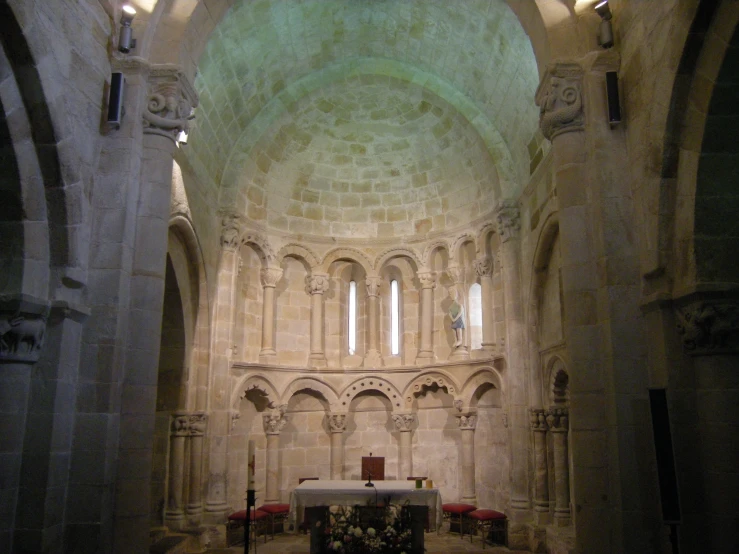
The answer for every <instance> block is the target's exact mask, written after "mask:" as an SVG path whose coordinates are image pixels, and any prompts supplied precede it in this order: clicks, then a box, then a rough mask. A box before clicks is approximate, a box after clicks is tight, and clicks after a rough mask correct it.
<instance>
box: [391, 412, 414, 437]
mask: <svg viewBox="0 0 739 554" xmlns="http://www.w3.org/2000/svg"><path fill="white" fill-rule="evenodd" d="M392 418H393V423H395V428H396V429H397V430H398V431H400V432H401V433H408V432H410V431H413V425H414V424H415V423H416V419H417V418H416V414H414V413H410V414H392Z"/></svg>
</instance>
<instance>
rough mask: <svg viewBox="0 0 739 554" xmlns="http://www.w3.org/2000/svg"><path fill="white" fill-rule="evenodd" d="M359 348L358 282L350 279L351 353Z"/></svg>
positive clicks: (351, 354)
mask: <svg viewBox="0 0 739 554" xmlns="http://www.w3.org/2000/svg"><path fill="white" fill-rule="evenodd" d="M356 350H357V282H356V281H349V355H350V356H353V355H354V352H356Z"/></svg>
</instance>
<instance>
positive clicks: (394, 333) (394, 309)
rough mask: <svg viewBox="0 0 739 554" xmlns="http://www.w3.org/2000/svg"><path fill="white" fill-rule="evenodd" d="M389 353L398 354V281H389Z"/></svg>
mask: <svg viewBox="0 0 739 554" xmlns="http://www.w3.org/2000/svg"><path fill="white" fill-rule="evenodd" d="M390 353H391V354H392V355H393V356H398V355H399V354H400V294H399V292H398V281H396V280H395V279H393V280H392V281H390Z"/></svg>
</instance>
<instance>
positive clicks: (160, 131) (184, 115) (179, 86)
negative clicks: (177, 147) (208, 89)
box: [142, 66, 198, 141]
mask: <svg viewBox="0 0 739 554" xmlns="http://www.w3.org/2000/svg"><path fill="white" fill-rule="evenodd" d="M149 79H150V82H149V98H148V101H147V104H146V107H145V108H144V111H143V114H142V117H143V120H144V133H146V134H155V135H161V136H164V137H167V138H169V139H171V140H172V141H175V140H176V139H177V135H178V134H179V133H180V132H181V131H184V132H188V131H189V129H190V120H191V119H193V118H194V117H195V116H194V114H193V108H195V107H196V106H197V105H198V97H197V93H196V92H195V89H194V88H193V87H192V85H191V84H190V83H189V81H188V80H187V77H186V76H185V74H184V73H183V72H182V71H181V70H180V69H179V68H177V67H176V66H161V67H153V68H152V70H151V73H150V76H149Z"/></svg>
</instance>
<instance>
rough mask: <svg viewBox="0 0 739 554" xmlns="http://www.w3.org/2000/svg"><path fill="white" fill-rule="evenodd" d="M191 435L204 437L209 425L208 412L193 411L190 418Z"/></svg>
mask: <svg viewBox="0 0 739 554" xmlns="http://www.w3.org/2000/svg"><path fill="white" fill-rule="evenodd" d="M188 424H189V430H190V436H192V437H202V436H203V435H205V429H206V427H207V426H208V414H206V413H205V412H193V413H191V414H190V416H189V420H188Z"/></svg>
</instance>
